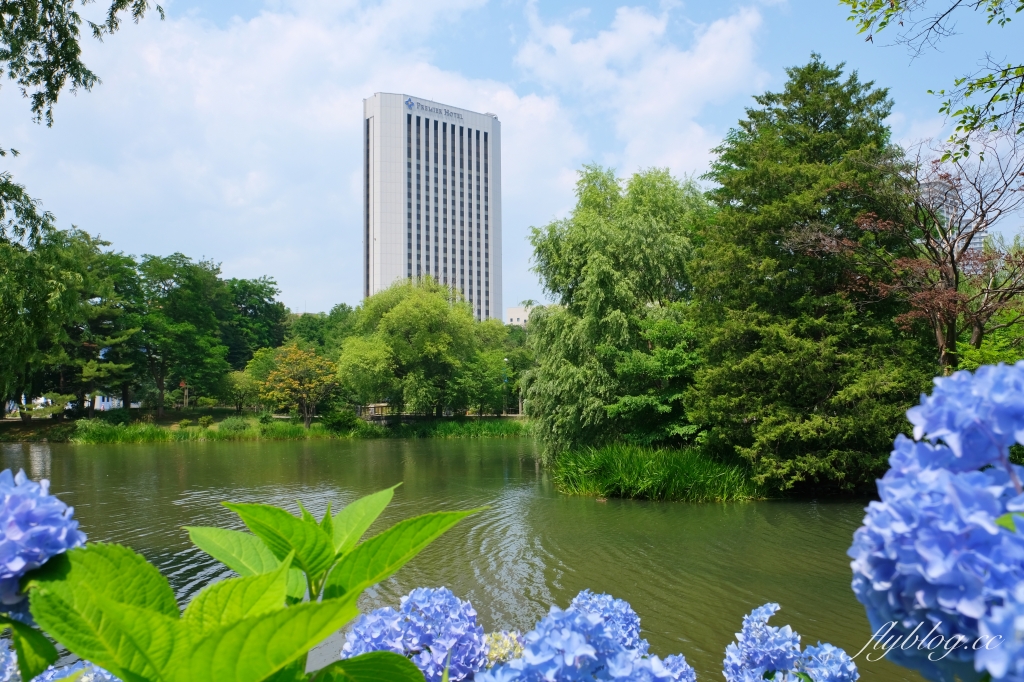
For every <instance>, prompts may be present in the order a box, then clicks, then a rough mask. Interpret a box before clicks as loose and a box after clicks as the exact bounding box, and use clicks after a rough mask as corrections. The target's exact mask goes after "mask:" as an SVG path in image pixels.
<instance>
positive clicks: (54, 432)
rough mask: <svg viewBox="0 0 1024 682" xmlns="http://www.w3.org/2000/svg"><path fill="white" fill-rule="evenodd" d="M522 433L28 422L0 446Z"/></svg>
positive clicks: (513, 423) (515, 429)
mask: <svg viewBox="0 0 1024 682" xmlns="http://www.w3.org/2000/svg"><path fill="white" fill-rule="evenodd" d="M527 435H530V428H529V424H528V423H527V422H524V421H521V420H515V419H465V420H461V419H456V420H444V419H437V420H423V421H417V422H412V423H408V424H397V425H391V426H382V425H379V424H372V423H368V422H365V421H361V420H360V421H358V422H357V423H356V426H355V428H353V429H351V430H346V431H340V432H339V431H331V430H329V429H327V428H325V427H324V426H323V425H321V424H318V423H315V422H314V423H313V424H312V426H310V428H309V429H308V430H307V429H305V428H304V427H303V426H302V424H295V423H291V422H287V421H283V420H275V421H273V422H270V423H268V424H262V423H260V422H259V421H258V420H256V419H254V418H249V417H228V418H227V419H222V420H221V421H219V422H215V423H214V424H213V425H211V426H209V427H207V428H203V427H200V426H187V427H181V426H178V425H172V424H154V423H148V422H132V423H129V424H117V423H110V422H108V421H104V420H101V419H91V420H86V419H81V420H78V421H76V422H64V423H62V424H60V426H59V427H58V425H57V424H52V425H51V424H48V423H46V422H35V423H33V422H28V423H25V424H10V425H6V427H5V428H4V430H3V433H2V437H0V442H2V441H7V442H32V441H41V440H48V441H50V442H73V443H91V444H102V443H169V442H182V441H231V440H309V439H330V438H511V437H518V436H527Z"/></svg>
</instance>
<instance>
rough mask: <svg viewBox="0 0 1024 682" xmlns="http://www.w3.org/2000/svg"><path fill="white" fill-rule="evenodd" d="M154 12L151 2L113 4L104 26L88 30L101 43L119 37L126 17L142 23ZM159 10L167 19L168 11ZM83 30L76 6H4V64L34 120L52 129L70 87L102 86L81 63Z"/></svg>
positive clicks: (19, 0) (57, 0) (0, 26)
mask: <svg viewBox="0 0 1024 682" xmlns="http://www.w3.org/2000/svg"><path fill="white" fill-rule="evenodd" d="M82 4H83V5H85V4H86V3H85V2H83V3H82ZM149 8H150V3H149V2H148V0H114V1H113V2H112V3H111V4H110V7H109V8H108V10H107V12H106V17H105V19H104V20H103V21H102V22H99V23H94V22H91V21H90V22H88V24H89V27H90V28H91V29H92V34H93V35H94V36H95V37H96V38H98V39H102V38H103V36H104V35H107V34H111V33H114V32H115V31H117V29H118V28H119V27H120V25H121V16H122V15H123V14H124V13H128V14H129V15H130V16H131V18H132V20H133V21H135V22H136V23H138V22H139V21H140V20H141V19H142V18H143V17H144V16H145V15H146V12H147V11H148V10H149ZM156 10H157V12H158V13H159V14H160V16H161V18H162V17H163V16H164V11H163V8H162V7H161V6H160V5H156ZM81 25H82V17H81V15H80V14H79V13H78V12H77V11H76V10H75V2H74V0H0V63H2V66H3V69H4V71H6V76H7V78H9V79H10V80H12V81H15V82H16V83H17V84H18V86H19V88H20V89H21V92H22V95H24V96H25V97H27V98H28V99H29V100H30V101H31V103H32V113H33V115H34V117H35V119H36V120H37V121H40V120H45V121H46V124H47V125H53V107H54V105H55V104H56V103H57V98H58V97H59V96H60V93H61V91H62V90H64V88H65V87H68V88H69V89H70V90H71V92H76V91H77V90H78V89H79V88H81V89H82V90H90V89H92V86H93V85H95V84H96V83H98V82H99V78H98V77H97V76H96V74H95V73H93V72H92V71H91V70H90V69H89V67H87V66H86V65H85V63H84V62H83V61H82V46H81V44H80V38H81V31H80V27H81Z"/></svg>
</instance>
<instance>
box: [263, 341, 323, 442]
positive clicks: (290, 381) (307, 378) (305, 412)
mask: <svg viewBox="0 0 1024 682" xmlns="http://www.w3.org/2000/svg"><path fill="white" fill-rule="evenodd" d="M275 359H276V364H275V367H274V369H273V370H272V371H271V372H270V374H269V375H267V378H266V380H265V381H263V382H261V383H260V384H259V390H260V395H261V397H262V398H263V399H264V400H265V401H266V402H268V403H269V404H272V405H275V406H277V407H283V408H293V409H296V410H297V411H298V412H299V414H300V415H301V417H302V421H303V425H304V426H305V427H306V428H307V429H308V428H309V426H310V424H311V422H312V419H313V415H314V414H315V412H316V407H317V405H319V404H321V403H325V402H327V401H328V400H329V399H330V398H331V397H332V396H333V395H334V393H335V391H336V390H337V380H336V377H335V373H336V371H337V370H336V369H335V367H334V363H333V362H331V361H330V360H328V359H327V358H324V357H321V356H319V355H317V354H316V353H315V352H314V351H312V350H304V349H302V348H299V347H298V345H296V344H293V343H290V344H288V345H287V346H284V347H283V348H281V349H280V350H279V351H278V352H277V355H276V358H275Z"/></svg>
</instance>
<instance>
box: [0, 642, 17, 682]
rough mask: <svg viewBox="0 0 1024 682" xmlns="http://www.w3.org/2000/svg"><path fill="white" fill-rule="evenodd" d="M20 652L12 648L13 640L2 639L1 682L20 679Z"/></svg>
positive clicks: (0, 656) (0, 658)
mask: <svg viewBox="0 0 1024 682" xmlns="http://www.w3.org/2000/svg"><path fill="white" fill-rule="evenodd" d="M20 678H21V674H20V673H19V672H18V654H16V653H15V652H14V649H12V648H11V640H9V639H0V682H10V681H11V680H16V679H20Z"/></svg>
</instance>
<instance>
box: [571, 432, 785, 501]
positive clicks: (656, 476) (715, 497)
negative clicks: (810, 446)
mask: <svg viewBox="0 0 1024 682" xmlns="http://www.w3.org/2000/svg"><path fill="white" fill-rule="evenodd" d="M554 479H555V485H556V486H557V487H558V490H559V491H561V492H563V493H566V494H569V495H592V496H597V497H624V498H630V499H644V500H675V501H682V502H725V501H733V500H751V499H758V498H763V497H765V491H764V490H763V489H762V488H761V487H760V486H758V485H757V484H755V483H754V481H753V480H751V478H750V474H749V471H748V469H747V468H746V467H744V466H742V465H738V464H727V463H723V462H720V461H718V460H716V459H714V458H712V457H710V456H708V455H707V454H705V453H704V452H702V451H701V450H699V449H696V448H688V449H682V450H677V449H651V448H644V447H639V446H635V445H625V444H617V445H609V446H606V447H602V448H584V449H580V450H573V451H569V452H565V453H562V454H561V455H559V456H558V457H557V458H556V460H555V467H554Z"/></svg>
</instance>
